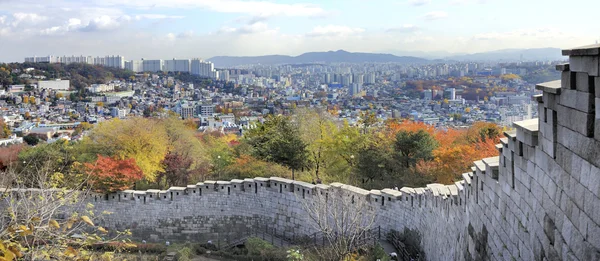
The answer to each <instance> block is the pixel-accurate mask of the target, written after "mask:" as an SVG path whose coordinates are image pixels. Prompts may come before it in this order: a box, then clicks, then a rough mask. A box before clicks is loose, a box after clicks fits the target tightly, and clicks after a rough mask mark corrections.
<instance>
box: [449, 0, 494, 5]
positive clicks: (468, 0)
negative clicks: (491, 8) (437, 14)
mask: <svg viewBox="0 0 600 261" xmlns="http://www.w3.org/2000/svg"><path fill="white" fill-rule="evenodd" d="M490 1H491V0H452V1H450V4H451V5H466V4H485V3H488V2H490Z"/></svg>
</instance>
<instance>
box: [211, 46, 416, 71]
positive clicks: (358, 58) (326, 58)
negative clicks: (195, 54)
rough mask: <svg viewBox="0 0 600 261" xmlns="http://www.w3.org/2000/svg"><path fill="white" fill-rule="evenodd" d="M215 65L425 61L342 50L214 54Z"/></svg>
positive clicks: (212, 60) (406, 62) (409, 57)
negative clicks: (262, 54)
mask: <svg viewBox="0 0 600 261" xmlns="http://www.w3.org/2000/svg"><path fill="white" fill-rule="evenodd" d="M208 60H209V61H211V62H212V63H214V64H215V67H219V68H223V67H233V66H239V65H246V64H302V63H364V62H374V63H403V64H414V63H427V62H428V60H427V59H424V58H418V57H412V56H396V55H393V54H382V53H351V52H347V51H344V50H339V51H329V52H310V53H304V54H301V55H298V56H288V55H264V56H215V57H213V58H210V59H208Z"/></svg>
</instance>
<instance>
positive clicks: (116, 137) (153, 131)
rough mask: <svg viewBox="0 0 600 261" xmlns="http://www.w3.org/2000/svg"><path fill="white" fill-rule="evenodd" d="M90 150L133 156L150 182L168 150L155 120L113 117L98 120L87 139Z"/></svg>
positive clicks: (126, 157) (160, 125) (165, 134)
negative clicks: (106, 119)
mask: <svg viewBox="0 0 600 261" xmlns="http://www.w3.org/2000/svg"><path fill="white" fill-rule="evenodd" d="M84 142H89V143H90V144H89V147H90V148H91V149H92V150H93V152H95V153H98V154H102V155H114V156H117V157H119V158H120V159H129V158H134V159H135V162H136V163H137V165H138V166H139V167H140V169H141V170H142V172H144V178H145V179H146V180H147V181H150V182H153V181H154V180H155V178H156V174H157V173H158V172H160V171H163V166H162V164H161V162H162V160H163V159H164V157H165V155H166V154H167V152H168V151H169V140H168V136H167V132H166V130H165V128H164V127H163V125H162V124H159V123H158V122H156V120H152V119H146V118H131V119H128V120H119V119H113V120H110V121H106V122H103V123H101V124H99V125H98V126H97V127H96V128H95V129H94V130H92V133H91V134H90V135H89V138H88V140H87V141H84Z"/></svg>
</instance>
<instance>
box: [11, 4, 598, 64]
mask: <svg viewBox="0 0 600 261" xmlns="http://www.w3.org/2000/svg"><path fill="white" fill-rule="evenodd" d="M567 2H568V1H564V0H0V61H5V62H6V61H22V60H23V57H25V56H33V55H37V56H43V55H81V54H83V55H94V56H95V55H109V54H120V55H123V56H125V58H126V59H139V58H146V59H152V58H161V59H170V58H173V57H182V58H192V57H200V58H210V57H212V56H216V55H240V56H246V55H264V54H288V55H298V54H301V53H303V52H308V51H329V50H339V49H344V50H347V51H353V52H390V53H402V51H405V52H406V51H408V52H411V53H412V54H415V53H417V54H418V52H417V51H419V52H421V51H422V52H436V53H440V52H441V53H442V54H443V52H451V53H474V52H482V51H490V50H498V49H505V48H536V47H559V48H568V47H574V46H579V45H586V44H592V43H594V42H595V41H596V40H599V39H600V30H599V29H600V23H591V22H590V21H592V20H590V19H592V18H594V17H597V12H598V10H599V8H600V1H597V0H589V1H588V0H586V1H584V0H578V1H577V4H575V3H573V4H566V3H567Z"/></svg>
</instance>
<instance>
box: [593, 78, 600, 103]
mask: <svg viewBox="0 0 600 261" xmlns="http://www.w3.org/2000/svg"><path fill="white" fill-rule="evenodd" d="M594 94H595V95H596V98H600V77H594Z"/></svg>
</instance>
